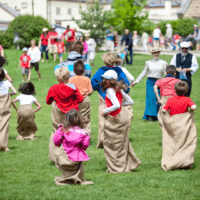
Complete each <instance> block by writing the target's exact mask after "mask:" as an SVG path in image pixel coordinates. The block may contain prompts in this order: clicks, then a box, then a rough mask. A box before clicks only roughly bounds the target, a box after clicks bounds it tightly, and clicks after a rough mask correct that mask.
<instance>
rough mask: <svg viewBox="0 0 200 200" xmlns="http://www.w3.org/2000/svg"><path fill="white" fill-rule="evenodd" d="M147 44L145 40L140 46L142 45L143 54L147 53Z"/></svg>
mask: <svg viewBox="0 0 200 200" xmlns="http://www.w3.org/2000/svg"><path fill="white" fill-rule="evenodd" d="M147 42H148V40H147V39H145V40H144V41H143V43H142V45H143V51H144V52H148V48H147Z"/></svg>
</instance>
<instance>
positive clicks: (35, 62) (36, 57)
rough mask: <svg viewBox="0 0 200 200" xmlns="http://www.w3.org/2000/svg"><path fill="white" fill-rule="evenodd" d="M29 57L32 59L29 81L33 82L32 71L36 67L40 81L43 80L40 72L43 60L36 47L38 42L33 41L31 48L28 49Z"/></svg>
mask: <svg viewBox="0 0 200 200" xmlns="http://www.w3.org/2000/svg"><path fill="white" fill-rule="evenodd" d="M28 55H29V56H30V57H31V68H30V69H29V77H28V80H31V70H32V68H33V67H34V68H35V71H36V72H37V73H38V76H39V81H40V80H41V73H40V71H39V62H40V58H41V52H40V50H39V48H38V47H37V46H36V41H35V40H31V47H30V48H29V49H28Z"/></svg>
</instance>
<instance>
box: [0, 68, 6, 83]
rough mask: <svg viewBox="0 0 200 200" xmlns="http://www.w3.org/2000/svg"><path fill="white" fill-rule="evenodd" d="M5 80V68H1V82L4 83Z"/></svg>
mask: <svg viewBox="0 0 200 200" xmlns="http://www.w3.org/2000/svg"><path fill="white" fill-rule="evenodd" d="M4 78H5V72H4V70H3V68H0V81H3V80H4Z"/></svg>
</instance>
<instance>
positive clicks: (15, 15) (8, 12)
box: [0, 4, 18, 17]
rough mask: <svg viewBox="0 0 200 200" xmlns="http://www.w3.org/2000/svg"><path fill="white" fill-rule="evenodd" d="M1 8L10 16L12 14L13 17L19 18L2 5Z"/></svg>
mask: <svg viewBox="0 0 200 200" xmlns="http://www.w3.org/2000/svg"><path fill="white" fill-rule="evenodd" d="M0 8H2V9H3V10H5V11H6V12H8V13H9V14H11V15H12V16H13V17H18V16H16V15H13V14H12V13H11V12H9V11H8V10H7V9H6V8H4V7H3V6H2V5H1V4H0Z"/></svg>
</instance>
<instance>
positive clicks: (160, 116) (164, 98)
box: [157, 96, 171, 127]
mask: <svg viewBox="0 0 200 200" xmlns="http://www.w3.org/2000/svg"><path fill="white" fill-rule="evenodd" d="M170 97H171V96H162V97H161V100H160V101H159V103H160V108H159V111H158V116H157V117H158V121H159V123H160V126H161V127H162V115H163V114H162V108H163V106H164V105H165V104H166V103H167V100H168V99H169V98H170Z"/></svg>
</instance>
